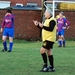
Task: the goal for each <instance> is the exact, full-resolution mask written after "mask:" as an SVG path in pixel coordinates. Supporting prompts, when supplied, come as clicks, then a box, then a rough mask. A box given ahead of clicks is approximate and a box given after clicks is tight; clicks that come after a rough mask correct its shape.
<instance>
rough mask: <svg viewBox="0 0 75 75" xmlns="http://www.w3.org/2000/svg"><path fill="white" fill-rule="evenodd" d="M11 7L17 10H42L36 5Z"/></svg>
mask: <svg viewBox="0 0 75 75" xmlns="http://www.w3.org/2000/svg"><path fill="white" fill-rule="evenodd" d="M12 9H17V10H42V7H38V6H12Z"/></svg>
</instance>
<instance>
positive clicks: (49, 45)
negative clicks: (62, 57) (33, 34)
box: [42, 40, 54, 50]
mask: <svg viewBox="0 0 75 75" xmlns="http://www.w3.org/2000/svg"><path fill="white" fill-rule="evenodd" d="M53 44H54V42H51V41H47V40H46V41H44V42H43V46H42V47H43V48H46V49H48V50H49V49H52V48H53Z"/></svg>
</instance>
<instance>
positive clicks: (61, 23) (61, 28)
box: [56, 12, 69, 47]
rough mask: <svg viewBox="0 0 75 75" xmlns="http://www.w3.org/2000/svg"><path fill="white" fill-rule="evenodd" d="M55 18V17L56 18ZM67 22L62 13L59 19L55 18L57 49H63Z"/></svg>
mask: <svg viewBox="0 0 75 75" xmlns="http://www.w3.org/2000/svg"><path fill="white" fill-rule="evenodd" d="M56 18H57V17H56ZM68 25H69V21H68V20H67V19H66V17H65V16H64V15H63V12H60V13H59V17H58V18H57V35H58V43H59V46H58V47H62V46H63V47H65V44H66V43H65V38H64V34H65V29H66V28H68Z"/></svg>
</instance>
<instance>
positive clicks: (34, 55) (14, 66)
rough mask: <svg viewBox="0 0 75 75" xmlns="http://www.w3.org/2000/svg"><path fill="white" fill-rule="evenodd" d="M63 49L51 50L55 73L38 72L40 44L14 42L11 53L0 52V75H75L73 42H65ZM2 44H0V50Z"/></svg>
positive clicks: (74, 44) (74, 45)
mask: <svg viewBox="0 0 75 75" xmlns="http://www.w3.org/2000/svg"><path fill="white" fill-rule="evenodd" d="M66 44H67V46H66V47H65V48H63V47H62V48H58V44H57V43H55V45H54V49H53V55H54V59H55V61H54V63H55V68H56V72H46V73H43V72H39V70H40V69H41V68H42V65H43V61H42V58H41V55H40V51H39V50H40V48H41V46H42V42H27V41H22V40H20V41H14V47H13V52H10V53H8V52H0V75H75V41H67V43H66ZM1 49H2V43H1V42H0V50H1Z"/></svg>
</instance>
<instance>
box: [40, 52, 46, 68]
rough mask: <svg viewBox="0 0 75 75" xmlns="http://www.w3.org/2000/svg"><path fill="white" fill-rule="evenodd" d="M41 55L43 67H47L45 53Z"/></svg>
mask: <svg viewBox="0 0 75 75" xmlns="http://www.w3.org/2000/svg"><path fill="white" fill-rule="evenodd" d="M41 55H42V58H43V61H44V67H47V55H46V53H43V54H41Z"/></svg>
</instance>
